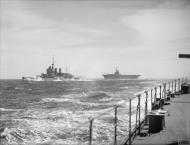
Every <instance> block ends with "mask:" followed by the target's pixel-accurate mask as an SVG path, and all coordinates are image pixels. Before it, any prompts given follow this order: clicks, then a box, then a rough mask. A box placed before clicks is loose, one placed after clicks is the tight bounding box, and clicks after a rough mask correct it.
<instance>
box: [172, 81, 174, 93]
mask: <svg viewBox="0 0 190 145" xmlns="http://www.w3.org/2000/svg"><path fill="white" fill-rule="evenodd" d="M172 93H174V81H173V80H172Z"/></svg>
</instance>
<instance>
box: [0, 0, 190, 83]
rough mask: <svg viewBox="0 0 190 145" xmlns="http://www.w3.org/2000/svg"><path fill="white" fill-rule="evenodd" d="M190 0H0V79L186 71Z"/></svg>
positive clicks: (175, 74)
mask: <svg viewBox="0 0 190 145" xmlns="http://www.w3.org/2000/svg"><path fill="white" fill-rule="evenodd" d="M179 53H190V1H189V0H186V1H185V0H125V1H124V0H102V1H101V0H94V1H92V0H71V1H69V0H67V1H66V0H0V78H2V79H6V78H21V77H22V76H35V75H38V74H41V73H45V72H46V68H47V67H48V66H49V65H50V64H51V63H52V57H53V56H54V58H55V66H57V67H61V68H62V69H63V71H64V70H65V67H68V71H69V72H70V73H72V74H73V75H76V76H83V77H90V78H101V77H102V74H104V73H113V72H114V71H115V67H116V66H117V67H118V69H119V70H120V73H121V74H141V75H142V77H144V78H156V77H157V78H175V77H183V76H187V75H189V74H190V59H179V58H178V54H179Z"/></svg>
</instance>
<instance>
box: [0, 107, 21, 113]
mask: <svg viewBox="0 0 190 145" xmlns="http://www.w3.org/2000/svg"><path fill="white" fill-rule="evenodd" d="M18 110H19V109H6V108H0V111H2V112H6V111H18Z"/></svg>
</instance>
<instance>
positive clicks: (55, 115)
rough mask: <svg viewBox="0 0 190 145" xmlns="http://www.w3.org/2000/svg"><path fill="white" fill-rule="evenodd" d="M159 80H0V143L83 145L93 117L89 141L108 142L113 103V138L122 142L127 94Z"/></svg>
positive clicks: (133, 103) (157, 82)
mask: <svg viewBox="0 0 190 145" xmlns="http://www.w3.org/2000/svg"><path fill="white" fill-rule="evenodd" d="M162 81H163V80H162ZM160 82H161V81H159V80H157V81H156V80H120V81H108V80H89V81H67V82H22V81H21V80H0V144H3V145H11V144H12V145H22V144H23V145H80V144H81V145H83V144H84V145H85V144H88V141H89V118H95V119H94V121H93V134H92V139H93V140H92V144H94V145H97V144H102V145H103V144H105V145H106V144H113V139H114V107H113V106H114V105H120V107H119V108H118V128H117V139H118V144H122V143H123V142H124V141H125V139H126V138H127V134H128V127H127V126H128V100H129V99H128V98H129V97H133V96H134V95H135V94H136V93H138V92H141V91H143V90H145V89H147V88H150V87H153V86H155V85H158V84H159V83H160ZM136 103H137V102H136V101H135V100H134V101H133V102H132V107H133V109H132V112H133V114H135V106H136ZM102 113H103V114H102ZM132 120H133V121H134V120H135V118H134V117H133V118H132Z"/></svg>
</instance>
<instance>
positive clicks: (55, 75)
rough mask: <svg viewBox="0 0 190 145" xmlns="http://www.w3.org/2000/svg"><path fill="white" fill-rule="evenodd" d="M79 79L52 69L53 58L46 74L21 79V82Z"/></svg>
mask: <svg viewBox="0 0 190 145" xmlns="http://www.w3.org/2000/svg"><path fill="white" fill-rule="evenodd" d="M79 79H80V77H75V76H74V75H72V74H70V73H67V69H66V72H65V73H63V72H61V68H59V69H58V68H55V67H54V58H53V63H52V65H51V66H49V67H48V68H47V69H46V73H42V74H41V75H37V76H36V77H22V80H23V81H67V80H79Z"/></svg>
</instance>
